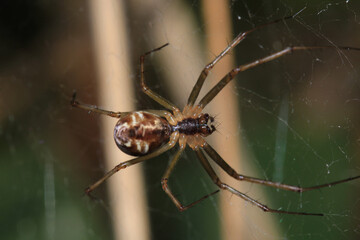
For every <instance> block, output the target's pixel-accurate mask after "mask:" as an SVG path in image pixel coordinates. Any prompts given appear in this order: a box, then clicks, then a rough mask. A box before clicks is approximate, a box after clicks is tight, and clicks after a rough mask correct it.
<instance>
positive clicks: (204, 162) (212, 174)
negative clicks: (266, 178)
mask: <svg viewBox="0 0 360 240" xmlns="http://www.w3.org/2000/svg"><path fill="white" fill-rule="evenodd" d="M202 151H203V150H202V149H197V150H195V152H196V154H197V156H198V159H199V160H200V163H201V165H202V166H203V167H204V168H205V170H206V172H207V173H208V174H209V176H210V178H211V179H212V180H213V182H214V183H215V184H216V185H217V186H218V187H219V188H221V189H223V190H227V191H229V192H231V193H233V194H235V195H237V196H239V197H240V198H242V199H244V200H245V201H247V202H249V203H251V204H253V205H255V206H257V207H258V208H260V209H262V210H263V211H264V212H273V213H280V214H292V215H311V216H324V214H322V213H307V212H291V211H284V210H277V209H272V208H269V207H267V206H266V205H264V204H262V203H260V202H258V201H256V200H255V199H253V198H251V197H249V196H247V195H246V194H244V193H242V192H239V191H238V190H236V189H234V188H233V187H231V186H229V185H227V184H226V183H223V182H222V181H221V180H220V179H219V177H218V176H217V175H216V173H215V171H214V169H213V168H212V167H211V165H210V163H209V161H208V160H207V159H206V157H205V155H204V153H203V152H202Z"/></svg>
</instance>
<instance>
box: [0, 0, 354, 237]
mask: <svg viewBox="0 0 360 240" xmlns="http://www.w3.org/2000/svg"><path fill="white" fill-rule="evenodd" d="M294 14H296V17H295V19H291V20H287V21H282V22H280V23H277V24H273V25H270V26H267V27H265V28H262V29H259V30H257V31H255V32H253V33H251V34H250V35H249V36H248V38H247V39H245V40H244V41H243V42H241V43H240V44H239V46H238V47H236V49H235V50H234V51H232V52H231V54H230V55H228V56H227V57H226V58H225V59H224V60H223V61H222V62H221V63H220V64H219V65H216V67H215V68H214V71H212V72H211V74H210V75H209V77H208V79H207V81H206V83H205V86H204V90H203V91H202V92H201V93H200V95H201V96H203V95H204V94H205V93H206V90H209V89H210V88H211V87H212V86H213V85H214V84H215V83H216V82H217V81H218V80H220V79H221V77H222V76H223V75H224V74H226V73H227V72H229V71H230V70H231V69H232V68H233V67H235V66H238V65H241V64H245V63H248V62H251V61H254V60H256V59H259V58H261V57H264V56H267V55H269V54H271V53H274V52H276V51H280V50H282V49H283V48H285V47H287V46H303V45H304V46H308V45H310V46H313V45H316V46H334V47H336V46H354V47H360V41H359V40H360V22H359V14H360V3H359V2H357V1H351V0H347V1H345V0H344V1H339V0H337V1H333V0H326V1H324V0H321V1H320V0H319V1H317V0H316V1H315V0H313V1H305V0H298V1H290V0H273V1H261V0H256V1H250V0H235V1H200V0H199V1H197V0H196V1H195V0H193V1H180V0H151V1H147V0H134V1H120V0H104V1H98V0H88V1H69V0H65V1H41V0H39V1H30V0H22V1H20V0H16V1H9V0H5V1H2V2H1V3H0V18H1V20H0V61H1V65H0V69H1V70H0V142H1V144H0V164H1V167H0V180H1V181H0V186H1V195H0V212H1V214H0V238H1V239H358V238H359V235H360V217H359V216H360V215H359V214H360V212H359V211H360V205H359V204H360V194H359V191H358V189H359V186H360V183H359V182H356V181H354V182H350V183H345V184H342V185H338V186H335V187H332V188H330V189H321V190H317V191H314V192H306V193H303V194H296V193H292V192H286V191H282V190H277V189H272V188H269V187H264V186H258V185H254V184H249V183H241V184H239V183H238V182H236V181H235V180H234V179H231V178H229V177H227V176H226V174H224V173H222V171H221V169H219V168H216V167H215V166H214V167H215V169H216V171H217V172H218V173H219V176H220V177H221V178H222V179H223V180H224V181H225V182H226V183H228V184H230V185H232V186H234V187H236V188H237V189H239V190H241V191H242V192H244V193H245V194H248V195H249V196H251V197H253V198H255V199H256V200H258V201H260V202H262V203H264V204H266V205H267V206H269V207H272V208H275V209H282V210H288V211H301V212H315V213H324V214H325V216H324V217H311V216H296V215H278V214H272V213H264V212H263V211H261V210H260V209H259V208H257V207H255V206H252V205H251V204H249V203H246V202H244V201H243V200H241V199H239V198H238V197H236V196H233V195H231V194H229V193H226V192H220V193H219V194H217V195H216V196H214V197H211V198H210V199H207V200H205V201H204V202H201V203H200V204H198V205H196V206H194V207H193V208H191V209H189V210H187V211H185V212H182V213H180V212H179V211H178V210H177V208H176V207H175V206H174V204H173V203H172V202H171V200H170V199H169V198H168V197H167V196H166V194H165V193H164V192H163V191H162V188H161V184H160V179H161V177H162V175H163V173H164V171H165V169H166V166H167V164H168V162H169V160H170V159H171V157H172V156H173V155H174V149H173V150H170V151H169V152H167V153H165V154H163V155H161V156H159V157H157V158H155V159H152V160H148V161H146V162H144V163H141V164H138V166H132V167H130V168H128V169H125V170H123V171H121V172H120V173H117V174H116V175H115V176H114V177H112V178H111V179H110V180H109V181H107V182H106V183H105V184H103V185H101V186H100V187H99V188H97V189H96V190H95V191H94V192H93V195H94V199H92V198H89V197H87V196H85V195H84V189H85V187H87V186H88V185H90V184H92V183H93V182H94V181H96V180H97V179H98V178H100V177H101V176H103V174H104V173H105V172H106V171H108V170H110V169H111V168H113V167H114V166H115V165H116V164H118V163H120V162H122V161H126V160H129V159H131V157H130V156H127V155H125V154H122V153H121V152H120V150H119V149H118V148H117V147H116V145H115V144H114V141H113V137H112V134H113V127H114V125H115V123H116V119H113V118H110V117H107V116H99V115H96V114H92V113H88V112H86V111H83V110H80V109H74V108H72V107H71V106H70V100H71V96H72V94H73V92H74V91H76V92H77V98H78V100H79V101H81V102H84V103H88V104H93V105H96V106H99V107H102V108H104V109H108V110H112V111H132V110H137V109H162V107H161V106H159V105H158V104H156V103H155V102H154V101H153V100H151V99H150V98H149V97H147V96H146V95H145V94H143V93H142V92H141V90H140V88H139V56H140V55H141V54H143V53H144V52H147V51H149V50H151V49H154V48H156V47H159V46H161V45H163V44H164V43H167V42H168V43H169V44H170V45H169V46H168V47H166V48H164V49H162V50H161V51H160V52H156V53H154V54H152V55H150V56H149V57H148V58H147V59H146V63H145V68H146V73H145V74H146V81H147V83H148V85H149V86H150V87H151V88H152V89H153V90H154V91H156V92H158V93H160V94H161V95H162V96H164V97H166V98H168V99H170V100H171V101H172V102H173V103H175V104H176V105H177V106H179V107H180V108H181V109H182V108H183V107H184V106H185V104H186V101H187V98H188V96H189V94H190V92H191V89H192V87H193V85H194V83H195V81H196V79H197V78H198V76H199V74H200V72H201V70H202V69H203V67H204V66H205V65H206V64H207V63H209V62H210V61H211V60H212V59H213V58H214V57H215V56H216V55H217V54H219V53H220V52H221V51H222V50H223V49H224V48H225V47H226V46H227V44H228V43H229V42H230V41H231V40H232V39H233V38H234V37H235V36H236V35H237V34H238V33H240V32H242V31H246V30H249V29H252V28H254V27H255V26H258V25H261V24H264V23H268V22H271V21H273V20H276V19H281V18H284V17H286V16H289V15H294ZM359 61H360V52H357V51H340V50H339V49H332V50H320V51H303V52H295V53H293V54H291V55H288V56H284V57H282V58H280V59H277V60H275V61H272V62H270V63H266V64H263V65H261V66H258V67H256V68H254V69H251V70H248V71H246V72H243V73H241V74H239V75H238V76H237V78H236V80H234V82H233V83H232V84H229V86H227V87H226V88H225V89H224V90H223V92H222V93H221V94H219V95H218V96H217V97H216V98H215V99H214V100H213V102H211V103H210V104H209V106H208V107H206V109H205V111H206V112H209V113H210V114H212V115H214V116H215V119H216V121H217V125H218V127H217V129H218V131H217V132H216V133H214V134H213V135H212V136H210V137H209V138H208V140H209V142H210V144H212V145H213V147H214V148H215V149H216V150H217V151H218V152H219V153H220V154H221V156H223V158H224V159H225V160H226V161H227V162H228V163H229V164H230V165H231V166H233V167H234V168H235V170H236V171H238V172H239V173H242V174H244V175H249V176H253V177H258V178H263V179H270V180H274V181H279V182H283V183H287V184H293V185H300V186H312V185H318V184H323V183H328V182H331V181H335V180H339V179H344V178H348V177H352V176H357V175H359V174H360V163H359V157H360V156H359V153H360V151H359V147H360V140H359V132H360V131H359V130H360V126H359V122H360V81H359V70H360V67H359ZM170 186H171V187H172V190H173V192H174V193H175V195H176V196H177V197H178V198H179V199H180V201H181V202H183V203H184V204H187V203H190V202H192V201H194V200H196V199H198V198H199V197H201V196H203V195H205V194H207V193H209V192H212V191H214V190H216V186H215V185H214V184H213V183H212V182H211V180H210V178H209V177H208V176H207V175H206V173H205V171H204V170H203V169H202V168H201V165H200V164H199V162H198V161H197V159H196V156H195V154H194V153H193V152H192V151H191V150H189V149H188V151H186V153H185V154H184V155H183V156H182V159H181V161H179V164H178V165H177V167H176V169H175V171H174V173H173V174H172V175H171V178H170Z"/></svg>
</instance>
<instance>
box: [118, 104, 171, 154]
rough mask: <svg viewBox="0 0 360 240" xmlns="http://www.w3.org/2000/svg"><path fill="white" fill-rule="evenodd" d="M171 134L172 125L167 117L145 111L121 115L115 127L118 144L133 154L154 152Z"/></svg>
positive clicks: (127, 152)
mask: <svg viewBox="0 0 360 240" xmlns="http://www.w3.org/2000/svg"><path fill="white" fill-rule="evenodd" d="M170 134H171V127H170V125H169V123H168V122H167V121H166V120H165V119H163V118H161V117H160V116H157V115H155V114H152V113H149V112H144V111H137V112H132V113H129V114H127V115H125V116H124V117H121V118H120V120H119V121H118V122H117V123H116V125H115V129H114V139H115V142H116V145H117V146H118V147H119V148H120V150H121V151H123V152H124V153H126V154H129V155H133V156H141V155H146V154H148V153H151V152H153V151H154V150H156V149H157V148H159V147H160V146H161V145H163V144H164V143H166V142H167V141H168V140H169V137H170Z"/></svg>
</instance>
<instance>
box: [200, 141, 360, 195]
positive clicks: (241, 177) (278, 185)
mask: <svg viewBox="0 0 360 240" xmlns="http://www.w3.org/2000/svg"><path fill="white" fill-rule="evenodd" d="M203 148H204V150H205V152H206V153H207V155H208V156H209V157H210V158H211V159H212V160H213V161H214V162H215V163H216V164H217V165H219V166H220V167H221V168H222V169H223V170H224V171H225V172H226V173H227V174H228V175H229V176H231V177H233V178H235V179H236V180H240V181H246V182H251V183H256V184H262V185H266V186H270V187H274V188H279V189H283V190H287V191H293V192H306V191H310V190H315V189H320V188H326V187H332V186H335V185H337V184H340V183H345V182H349V181H352V180H355V179H358V178H360V176H355V177H350V178H346V179H342V180H338V181H334V182H331V183H325V184H321V185H316V186H311V187H300V186H293V185H287V184H282V183H279V182H272V181H268V180H263V179H259V178H253V177H248V176H245V175H241V174H238V173H237V172H236V171H235V170H234V169H233V168H232V167H230V166H229V164H227V162H225V160H224V159H223V158H222V157H221V156H220V155H219V154H218V153H217V152H216V150H215V149H213V148H212V147H211V146H210V145H209V144H208V143H206V144H205V145H204V147H203Z"/></svg>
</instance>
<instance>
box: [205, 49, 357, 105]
mask: <svg viewBox="0 0 360 240" xmlns="http://www.w3.org/2000/svg"><path fill="white" fill-rule="evenodd" d="M316 49H335V50H355V51H360V48H355V47H335V46H294V47H287V48H285V49H283V50H281V51H278V52H275V53H273V54H271V55H269V56H266V57H264V58H260V59H258V60H255V61H253V62H251V63H248V64H244V65H240V66H239V67H236V68H234V69H233V70H231V71H230V72H229V73H228V74H226V75H225V76H224V77H223V78H222V79H221V80H220V81H219V82H218V83H217V84H216V85H215V86H214V87H213V88H212V89H211V90H210V91H209V92H208V93H207V94H206V95H205V96H204V97H203V98H202V99H201V100H200V102H199V104H198V106H199V107H200V108H201V109H203V108H205V106H206V105H207V104H208V103H210V102H211V101H212V100H213V99H214V97H216V95H218V93H219V92H220V91H221V90H222V89H223V88H224V87H225V86H226V85H227V84H228V83H229V82H230V81H231V80H233V79H234V78H235V76H236V75H237V74H239V73H240V72H243V71H246V70H248V69H250V68H253V67H256V66H258V65H260V64H263V63H267V62H270V61H273V60H275V59H277V58H280V57H282V56H285V55H287V54H290V53H292V52H294V51H304V50H316Z"/></svg>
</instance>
